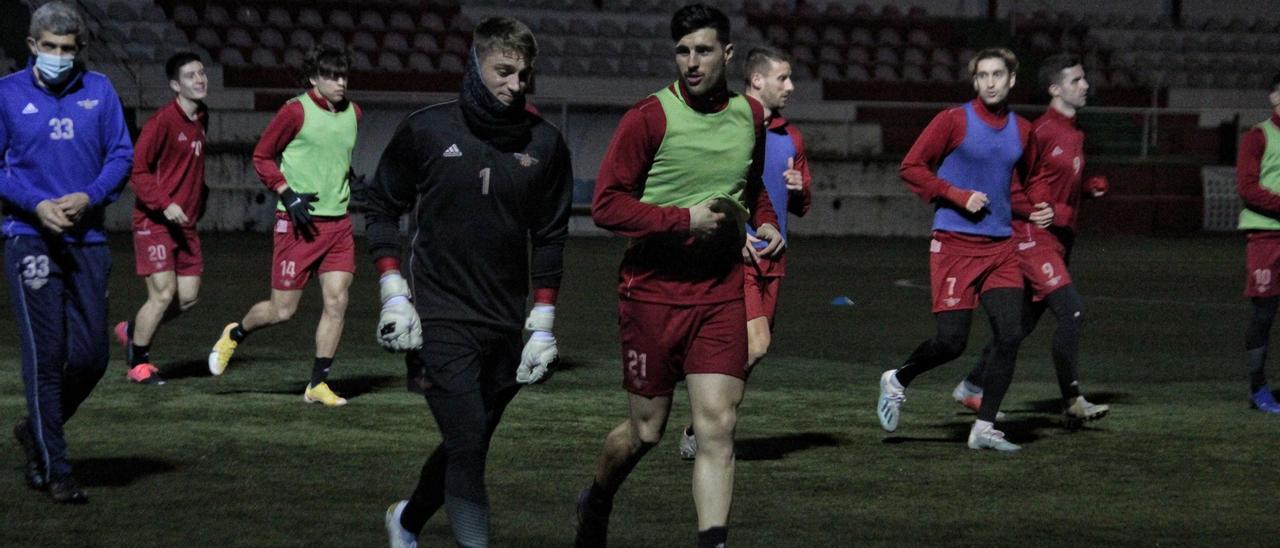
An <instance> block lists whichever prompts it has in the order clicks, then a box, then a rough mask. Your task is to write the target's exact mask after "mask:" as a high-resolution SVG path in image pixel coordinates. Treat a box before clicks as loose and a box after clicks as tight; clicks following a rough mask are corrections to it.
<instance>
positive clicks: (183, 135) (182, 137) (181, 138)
mask: <svg viewBox="0 0 1280 548" xmlns="http://www.w3.org/2000/svg"><path fill="white" fill-rule="evenodd" d="M178 142H179V143H185V142H187V134H186V133H182V132H178Z"/></svg>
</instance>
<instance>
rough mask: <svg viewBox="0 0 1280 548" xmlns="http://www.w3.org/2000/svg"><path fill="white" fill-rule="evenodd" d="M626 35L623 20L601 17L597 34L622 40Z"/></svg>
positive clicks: (597, 26)
mask: <svg viewBox="0 0 1280 548" xmlns="http://www.w3.org/2000/svg"><path fill="white" fill-rule="evenodd" d="M625 35H626V31H625V29H624V27H623V24H622V22H620V21H618V20H615V19H601V20H600V21H599V22H598V23H596V36H599V37H601V38H609V39H613V40H620V39H622V37H623V36H625Z"/></svg>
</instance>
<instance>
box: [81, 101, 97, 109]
mask: <svg viewBox="0 0 1280 548" xmlns="http://www.w3.org/2000/svg"><path fill="white" fill-rule="evenodd" d="M76 104H77V105H80V106H81V107H83V108H84V109H85V110H93V107H96V106H98V100H97V99H85V100H83V101H76Z"/></svg>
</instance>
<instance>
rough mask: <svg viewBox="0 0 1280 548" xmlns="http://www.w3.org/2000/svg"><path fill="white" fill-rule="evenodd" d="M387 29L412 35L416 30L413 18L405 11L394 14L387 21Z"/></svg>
mask: <svg viewBox="0 0 1280 548" xmlns="http://www.w3.org/2000/svg"><path fill="white" fill-rule="evenodd" d="M387 27H388V28H390V29H391V30H394V31H400V32H405V33H411V32H413V31H414V30H415V29H414V27H413V17H411V16H410V15H409V14H408V13H405V12H403V11H395V12H392V13H391V18H390V19H388V20H387ZM432 68H435V67H432Z"/></svg>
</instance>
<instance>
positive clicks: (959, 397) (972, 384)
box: [951, 54, 1110, 428]
mask: <svg viewBox="0 0 1280 548" xmlns="http://www.w3.org/2000/svg"><path fill="white" fill-rule="evenodd" d="M1039 76H1040V87H1041V89H1044V90H1046V91H1047V92H1048V93H1049V96H1050V97H1051V99H1050V101H1049V108H1048V109H1047V110H1046V111H1045V113H1044V114H1043V115H1041V116H1040V117H1039V118H1037V119H1036V121H1035V123H1034V124H1032V126H1031V136H1030V138H1029V141H1028V143H1027V152H1026V165H1027V169H1028V173H1029V175H1028V177H1027V182H1026V185H1025V186H1026V195H1027V198H1028V199H1030V200H1032V201H1035V202H1038V203H1048V204H1049V205H1050V207H1051V208H1053V223H1052V224H1051V225H1049V226H1047V227H1043V228H1042V227H1039V226H1036V225H1035V224H1034V223H1031V222H1028V221H1026V220H1024V219H1019V218H1017V217H1016V216H1015V217H1014V219H1013V232H1014V236H1013V237H1014V239H1015V240H1016V241H1017V243H1018V262H1019V264H1020V265H1021V267H1022V276H1023V277H1024V278H1025V279H1026V281H1027V284H1028V285H1029V286H1030V290H1031V291H1030V295H1029V296H1030V298H1031V301H1030V302H1028V303H1026V305H1025V307H1024V308H1023V312H1024V314H1023V333H1024V336H1025V335H1030V334H1031V332H1032V331H1033V330H1034V329H1035V327H1036V323H1038V322H1039V321H1040V317H1041V316H1042V315H1043V314H1044V312H1045V309H1046V308H1047V309H1050V310H1053V315H1054V317H1055V318H1057V320H1058V327H1057V329H1056V330H1055V331H1054V334H1053V366H1054V370H1055V372H1056V373H1057V378H1058V388H1059V390H1060V391H1061V393H1062V400H1063V405H1064V410H1063V417H1064V418H1065V420H1066V424H1067V426H1068V427H1071V428H1074V427H1077V426H1079V425H1080V424H1081V423H1083V422H1085V421H1092V420H1096V419H1100V418H1102V417H1104V416H1105V415H1106V414H1107V411H1108V410H1109V409H1110V407H1109V406H1106V405H1097V404H1094V403H1090V402H1089V401H1088V400H1086V399H1085V398H1084V396H1082V395H1080V370H1079V365H1078V363H1079V354H1080V329H1081V326H1082V324H1083V323H1084V304H1083V302H1082V300H1081V299H1080V293H1079V292H1078V291H1076V287H1075V284H1072V283H1071V274H1070V273H1069V272H1068V271H1067V263H1068V262H1070V260H1071V245H1072V243H1073V242H1075V234H1076V211H1077V210H1078V209H1079V207H1080V197H1081V195H1082V192H1081V191H1082V190H1088V194H1089V195H1090V196H1092V197H1095V198H1096V197H1100V196H1102V195H1103V194H1105V193H1106V191H1107V180H1106V178H1104V177H1100V176H1099V177H1093V178H1091V179H1089V180H1088V182H1084V180H1083V177H1082V174H1083V172H1084V131H1082V130H1081V129H1080V127H1079V125H1078V124H1077V122H1076V113H1077V112H1078V111H1079V110H1080V109H1082V108H1084V106H1085V103H1086V102H1087V101H1088V95H1089V82H1088V80H1086V79H1085V74H1084V67H1083V66H1081V64H1080V60H1079V59H1077V58H1075V57H1074V56H1072V55H1068V54H1059V55H1054V56H1051V57H1049V58H1048V59H1045V60H1044V62H1042V63H1041V65H1040V74H1039ZM1015 199H1017V198H1016V197H1015ZM992 349H993V346H992V345H991V344H988V345H987V347H986V349H985V350H984V351H983V357H982V359H981V360H979V362H978V364H977V366H976V367H974V368H973V371H971V372H970V373H969V376H968V377H966V378H965V380H963V381H961V382H960V384H959V385H957V386H956V388H955V390H954V391H952V393H951V395H952V397H953V398H955V400H956V401H958V402H960V403H961V404H962V405H964V406H965V407H968V408H970V409H972V410H974V411H977V410H978V409H979V408H980V407H981V403H982V375H983V369H984V367H985V365H986V361H987V360H988V359H989V357H990V353H991V351H992Z"/></svg>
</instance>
